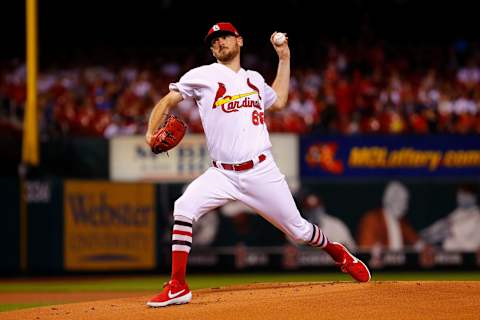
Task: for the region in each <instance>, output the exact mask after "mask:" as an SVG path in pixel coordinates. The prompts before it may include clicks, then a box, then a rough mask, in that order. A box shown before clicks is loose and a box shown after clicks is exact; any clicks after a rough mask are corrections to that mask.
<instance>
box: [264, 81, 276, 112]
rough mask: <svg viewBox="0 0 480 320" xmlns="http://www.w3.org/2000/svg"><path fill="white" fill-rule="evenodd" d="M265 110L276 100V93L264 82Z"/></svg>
mask: <svg viewBox="0 0 480 320" xmlns="http://www.w3.org/2000/svg"><path fill="white" fill-rule="evenodd" d="M264 90H265V110H267V109H268V108H270V107H271V106H272V104H274V102H275V101H277V93H276V92H275V90H273V88H272V87H270V86H269V85H268V84H267V83H266V82H265V89H264Z"/></svg>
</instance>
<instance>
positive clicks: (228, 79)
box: [169, 63, 277, 163]
mask: <svg viewBox="0 0 480 320" xmlns="http://www.w3.org/2000/svg"><path fill="white" fill-rule="evenodd" d="M169 89H170V90H172V91H177V92H179V93H180V94H181V95H182V97H183V98H184V99H194V100H195V102H196V104H197V106H198V108H199V113H200V117H201V120H202V125H203V129H204V131H205V136H206V138H207V146H208V150H209V153H210V157H211V158H212V159H213V160H217V161H221V162H224V163H240V162H244V161H248V160H251V159H254V158H255V157H257V156H258V155H259V154H261V153H262V152H264V151H266V150H269V149H270V148H271V146H272V144H271V142H270V138H269V135H268V131H267V126H266V124H265V121H264V112H265V110H266V109H267V108H269V107H270V106H271V105H272V104H273V103H274V102H275V101H276V99H277V95H276V93H275V91H274V90H273V89H272V88H271V87H270V86H269V85H268V84H266V83H265V80H264V79H263V77H262V76H261V75H260V74H259V73H258V72H256V71H251V70H244V69H240V70H239V71H238V72H235V71H233V70H232V69H230V68H228V67H227V66H224V65H222V64H220V63H212V64H210V65H205V66H201V67H198V68H195V69H192V70H190V71H189V72H187V73H186V74H185V75H183V77H181V78H180V81H178V82H177V83H171V84H170V86H169Z"/></svg>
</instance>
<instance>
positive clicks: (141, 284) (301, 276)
mask: <svg viewBox="0 0 480 320" xmlns="http://www.w3.org/2000/svg"><path fill="white" fill-rule="evenodd" d="M167 280H168V276H145V277H128V278H127V277H118V278H107V279H100V278H94V279H92V278H84V279H82V278H76V279H71V280H69V279H55V278H52V279H51V280H35V279H33V280H32V281H28V280H25V279H20V280H19V281H12V280H8V281H2V280H0V292H87V291H154V290H158V289H160V288H161V287H162V285H163V283H164V282H165V281H167ZM187 280H188V283H189V285H190V288H191V289H194V290H195V289H201V288H210V287H222V286H228V285H236V284H244V283H256V282H298V281H351V279H350V277H349V276H346V275H344V274H342V273H340V272H335V273H273V274H272V273H252V274H234V275H225V274H219V275H211V274H209V275H190V276H188V278H187ZM372 280H374V281H393V280H397V281H420V280H423V281H439V280H451V281H453V280H455V281H472V280H473V281H479V280H480V272H452V273H446V272H441V273H440V272H428V273H427V272H409V273H385V272H378V273H374V274H373V278H372Z"/></svg>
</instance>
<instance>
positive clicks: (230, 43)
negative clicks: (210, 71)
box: [210, 35, 243, 62]
mask: <svg viewBox="0 0 480 320" xmlns="http://www.w3.org/2000/svg"><path fill="white" fill-rule="evenodd" d="M242 46H243V39H242V37H236V36H234V35H222V36H219V37H216V38H214V39H213V40H212V45H211V48H210V49H211V50H212V54H213V56H214V57H215V58H217V60H218V61H220V62H228V61H231V60H232V59H233V58H235V57H236V56H237V55H239V54H240V48H241V47H242Z"/></svg>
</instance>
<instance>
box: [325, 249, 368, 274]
mask: <svg viewBox="0 0 480 320" xmlns="http://www.w3.org/2000/svg"><path fill="white" fill-rule="evenodd" d="M332 244H334V245H335V246H336V247H337V248H338V249H339V250H341V251H343V261H342V262H338V261H337V262H336V264H337V266H339V267H340V270H342V272H345V273H348V274H350V275H351V276H352V278H353V279H355V280H357V281H358V282H368V281H370V278H371V277H372V276H371V275H370V271H369V270H368V268H367V266H366V265H365V263H363V262H362V261H361V260H359V259H357V258H356V257H355V256H354V255H353V254H351V253H350V251H348V249H347V248H345V246H344V245H342V244H340V243H338V242H332Z"/></svg>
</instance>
